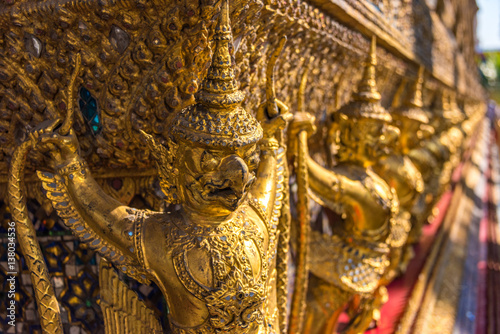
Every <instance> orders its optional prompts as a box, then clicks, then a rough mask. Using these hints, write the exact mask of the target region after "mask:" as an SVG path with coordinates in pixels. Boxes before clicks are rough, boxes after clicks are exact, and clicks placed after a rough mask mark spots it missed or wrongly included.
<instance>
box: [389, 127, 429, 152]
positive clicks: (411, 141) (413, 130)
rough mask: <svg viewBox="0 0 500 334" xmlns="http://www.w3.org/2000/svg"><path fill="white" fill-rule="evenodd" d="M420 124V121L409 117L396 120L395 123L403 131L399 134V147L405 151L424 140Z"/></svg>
mask: <svg viewBox="0 0 500 334" xmlns="http://www.w3.org/2000/svg"><path fill="white" fill-rule="evenodd" d="M420 124H421V123H420V122H418V121H415V120H412V119H408V118H401V119H397V120H396V121H395V122H394V125H396V126H397V127H398V128H399V130H400V132H401V133H400V136H399V143H400V145H399V147H400V148H401V150H402V151H404V153H406V151H407V150H409V149H412V148H415V147H417V146H418V145H419V143H420V141H421V140H422V138H423V134H422V131H420Z"/></svg>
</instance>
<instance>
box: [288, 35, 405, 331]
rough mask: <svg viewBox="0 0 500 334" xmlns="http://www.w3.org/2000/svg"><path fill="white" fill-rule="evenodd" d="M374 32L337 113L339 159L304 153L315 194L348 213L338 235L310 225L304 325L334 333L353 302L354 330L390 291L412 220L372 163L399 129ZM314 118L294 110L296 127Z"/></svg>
mask: <svg viewBox="0 0 500 334" xmlns="http://www.w3.org/2000/svg"><path fill="white" fill-rule="evenodd" d="M376 64H377V62H376V55H375V38H373V39H372V46H371V51H370V55H369V56H368V59H367V61H366V65H365V70H364V74H363V78H362V80H361V82H360V84H359V86H358V92H357V93H356V95H355V96H354V99H353V100H352V102H350V103H349V104H347V105H345V106H344V107H342V108H341V109H339V110H338V111H337V112H336V113H334V117H335V118H334V120H333V122H332V123H331V124H332V126H334V127H336V129H335V131H330V132H331V133H334V134H335V136H336V137H335V139H334V140H333V141H334V142H335V143H336V144H337V147H338V151H337V152H336V165H335V166H334V167H333V168H331V169H327V168H325V167H322V166H321V165H319V164H318V163H317V162H315V161H314V160H313V159H312V158H311V157H309V156H308V157H306V160H307V171H308V178H309V179H308V181H309V189H310V196H311V197H312V198H313V199H314V200H315V201H317V202H318V203H320V204H321V205H323V206H324V207H326V208H328V209H330V210H331V211H332V212H335V213H337V214H338V215H339V216H341V217H342V221H341V222H339V221H337V222H332V226H331V229H332V235H327V234H323V233H321V232H320V231H314V230H313V231H311V234H310V246H309V247H310V256H309V269H310V271H311V274H312V276H311V279H310V282H309V291H308V298H307V310H306V318H305V321H304V333H331V332H333V331H334V330H335V329H336V325H337V320H338V317H339V316H340V314H341V313H342V312H343V311H344V309H345V307H346V305H347V304H348V303H352V305H354V306H353V309H352V319H351V329H350V330H351V331H352V332H353V333H358V332H363V330H364V329H366V328H368V326H369V324H370V322H371V321H372V319H373V318H374V314H375V312H377V311H378V307H379V306H380V305H381V304H382V303H383V301H384V300H385V298H386V296H385V293H384V289H385V288H384V287H383V285H385V284H387V282H388V278H387V276H388V275H390V271H391V269H392V268H393V267H397V265H398V264H399V260H400V259H399V252H398V253H397V255H398V256H395V255H394V253H395V252H396V251H398V250H399V249H400V248H401V247H402V246H403V245H404V244H405V241H406V237H407V233H408V232H409V227H408V225H407V224H408V222H406V221H403V222H402V221H401V219H399V202H398V198H397V196H396V193H395V191H394V190H393V189H391V188H390V187H389V185H388V184H387V183H386V182H385V181H384V180H383V179H382V178H381V177H380V176H379V175H377V174H376V173H375V172H374V170H373V168H372V166H373V165H375V164H376V163H377V162H378V161H379V159H381V158H382V157H384V156H386V155H387V154H389V153H390V149H391V148H393V147H394V145H395V141H396V140H397V138H398V135H399V131H398V130H397V129H396V128H394V127H393V126H391V125H389V123H390V122H391V120H392V119H391V116H390V114H389V113H388V112H387V111H386V110H385V109H384V108H383V107H382V106H381V105H380V93H379V92H378V91H377V87H376V81H375V66H376ZM312 122H313V119H312V118H311V116H309V115H308V114H307V113H301V114H296V115H295V119H294V121H293V122H292V124H291V134H290V135H291V139H292V140H296V138H297V136H296V135H294V134H295V133H299V132H302V131H309V133H311V132H312V131H311V130H312V129H313V126H312Z"/></svg>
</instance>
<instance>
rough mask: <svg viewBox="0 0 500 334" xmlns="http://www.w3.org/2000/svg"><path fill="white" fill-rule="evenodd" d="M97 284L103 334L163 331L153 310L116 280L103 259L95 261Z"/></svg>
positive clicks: (115, 276)
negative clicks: (97, 270)
mask: <svg viewBox="0 0 500 334" xmlns="http://www.w3.org/2000/svg"><path fill="white" fill-rule="evenodd" d="M99 288H100V295H101V299H100V301H99V304H100V306H101V309H102V313H103V315H104V325H105V328H106V334H129V333H130V334H136V333H148V334H161V333H163V330H162V326H161V324H160V321H159V320H158V318H157V317H156V316H155V314H154V312H153V310H151V309H150V308H148V307H147V306H146V304H145V303H144V301H142V300H140V299H139V297H138V296H137V294H136V293H135V292H134V291H132V290H131V289H129V287H128V286H127V285H126V284H125V283H124V282H123V281H122V280H120V278H119V277H118V273H117V272H116V271H115V269H114V268H113V267H112V266H111V265H110V264H109V263H108V262H107V261H106V260H101V262H100V264H99Z"/></svg>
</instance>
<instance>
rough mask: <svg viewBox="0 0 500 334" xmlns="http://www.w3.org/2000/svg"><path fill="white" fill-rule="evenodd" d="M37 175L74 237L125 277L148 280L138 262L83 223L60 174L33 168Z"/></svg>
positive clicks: (140, 280) (138, 211)
mask: <svg viewBox="0 0 500 334" xmlns="http://www.w3.org/2000/svg"><path fill="white" fill-rule="evenodd" d="M37 174H38V177H39V178H40V180H41V181H42V187H43V190H44V191H45V192H46V193H45V195H46V196H47V198H48V199H49V200H50V201H51V202H52V205H53V206H54V208H55V209H56V211H57V214H58V215H59V217H61V218H62V220H63V222H64V224H65V225H66V226H67V227H68V228H69V229H70V230H71V231H72V232H73V234H74V235H75V236H77V237H78V238H79V239H80V240H81V241H82V242H84V243H86V244H87V246H88V247H89V248H90V249H92V250H95V251H97V252H98V253H99V254H100V255H101V256H102V257H104V258H105V259H107V260H108V261H110V262H112V263H113V264H114V265H116V266H117V267H118V268H124V269H125V270H124V271H125V272H126V273H127V275H128V276H130V277H132V278H134V279H135V280H137V281H139V282H141V283H149V279H150V277H151V276H150V274H149V272H147V271H146V270H144V269H143V267H142V266H141V265H140V264H139V263H138V261H136V260H134V259H132V258H130V257H128V256H125V255H124V254H122V252H121V251H120V249H118V248H117V247H115V246H114V245H113V244H111V243H110V242H108V241H106V240H104V239H103V238H101V237H100V236H99V235H98V234H97V233H95V232H94V231H93V230H92V229H91V228H90V227H89V226H88V224H86V223H85V221H84V220H83V218H82V217H81V215H80V213H79V212H78V210H77V209H76V206H75V205H74V203H73V201H72V199H71V197H70V196H69V194H68V191H67V188H66V185H65V183H64V180H63V178H62V177H61V176H59V175H57V174H52V173H49V172H41V171H37ZM136 212H137V213H140V212H141V211H140V210H137V211H136Z"/></svg>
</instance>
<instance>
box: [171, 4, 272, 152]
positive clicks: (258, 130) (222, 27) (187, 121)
mask: <svg viewBox="0 0 500 334" xmlns="http://www.w3.org/2000/svg"><path fill="white" fill-rule="evenodd" d="M213 38H214V40H215V49H214V53H213V56H212V64H211V66H210V68H209V69H208V74H207V76H206V78H205V79H204V81H203V83H202V86H201V90H200V91H199V92H198V93H197V95H196V102H197V103H196V104H195V105H194V106H191V107H188V108H186V109H185V110H183V111H182V112H180V113H179V114H178V115H176V117H175V119H174V122H173V129H172V133H173V135H174V136H175V137H176V138H178V139H181V140H186V141H190V142H193V143H199V144H202V145H206V146H211V147H241V146H244V145H248V144H251V143H256V142H258V141H259V140H260V139H261V138H262V127H261V126H260V124H259V122H257V120H256V119H255V118H254V117H253V116H252V115H251V114H249V113H248V112H247V111H246V110H245V109H243V107H242V106H241V102H242V101H243V99H244V94H243V92H241V91H240V90H239V89H238V83H237V81H236V79H235V76H234V64H233V61H232V57H231V52H232V50H233V46H232V40H233V36H232V33H231V26H230V21H229V6H228V1H227V0H225V1H224V2H223V4H222V10H221V14H220V19H219V22H218V24H217V26H216V28H215V34H214V37H213Z"/></svg>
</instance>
